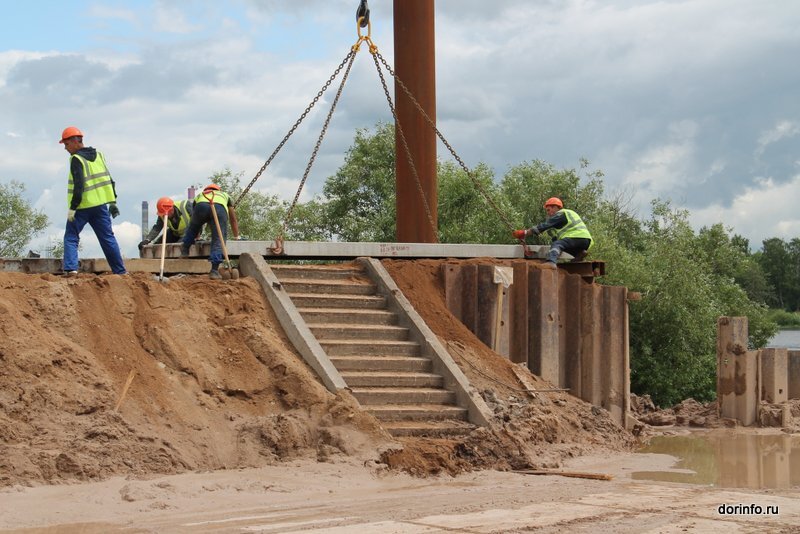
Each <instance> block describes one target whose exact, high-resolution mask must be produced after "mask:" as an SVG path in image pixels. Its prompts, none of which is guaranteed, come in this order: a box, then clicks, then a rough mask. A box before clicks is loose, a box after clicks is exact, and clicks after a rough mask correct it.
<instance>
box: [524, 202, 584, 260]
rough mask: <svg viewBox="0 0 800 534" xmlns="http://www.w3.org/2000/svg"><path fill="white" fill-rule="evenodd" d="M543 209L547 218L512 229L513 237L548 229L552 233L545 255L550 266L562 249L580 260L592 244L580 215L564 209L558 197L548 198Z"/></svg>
mask: <svg viewBox="0 0 800 534" xmlns="http://www.w3.org/2000/svg"><path fill="white" fill-rule="evenodd" d="M544 211H545V212H547V220H545V221H544V222H542V223H539V224H537V225H536V226H534V227H533V228H528V229H527V230H514V232H513V235H514V237H516V238H517V239H525V237H526V236H529V235H539V234H541V233H543V232H546V231H548V230H549V231H550V233H551V234H552V235H553V242H552V243H551V244H550V252H549V254H548V256H547V263H548V264H549V265H550V266H552V267H555V264H556V260H558V257H559V256H560V255H561V252H562V251H564V252H566V253H567V254H571V255H572V256H574V259H573V260H572V261H574V262H577V261H582V260H583V259H584V258H585V257H586V254H587V253H588V252H589V248H591V246H592V234H590V233H589V229H588V228H587V227H586V223H584V222H583V219H581V216H580V215H578V214H577V213H576V212H574V211H572V210H568V209H564V203H563V202H561V199H560V198H558V197H551V198H548V199H547V200H546V201H545V203H544Z"/></svg>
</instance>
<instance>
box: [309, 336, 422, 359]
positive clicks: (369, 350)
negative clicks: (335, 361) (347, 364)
mask: <svg viewBox="0 0 800 534" xmlns="http://www.w3.org/2000/svg"><path fill="white" fill-rule="evenodd" d="M319 344H320V345H322V349H323V350H324V351H325V353H326V354H327V355H328V356H329V357H333V356H419V353H420V350H419V343H417V342H416V341H375V340H372V339H346V340H339V339H321V340H319Z"/></svg>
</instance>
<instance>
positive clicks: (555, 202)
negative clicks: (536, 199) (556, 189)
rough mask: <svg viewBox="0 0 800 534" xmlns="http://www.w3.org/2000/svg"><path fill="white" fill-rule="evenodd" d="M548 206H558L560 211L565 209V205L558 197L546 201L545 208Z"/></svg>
mask: <svg viewBox="0 0 800 534" xmlns="http://www.w3.org/2000/svg"><path fill="white" fill-rule="evenodd" d="M547 206H558V207H559V209H562V208H563V207H564V203H563V202H561V199H560V198H558V197H550V198H548V199H547V200H545V201H544V207H545V208H546V207H547Z"/></svg>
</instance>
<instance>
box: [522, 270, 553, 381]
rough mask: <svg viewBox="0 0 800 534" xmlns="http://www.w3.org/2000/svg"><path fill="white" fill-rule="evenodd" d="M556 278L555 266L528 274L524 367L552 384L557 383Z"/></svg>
mask: <svg viewBox="0 0 800 534" xmlns="http://www.w3.org/2000/svg"><path fill="white" fill-rule="evenodd" d="M558 278H559V273H558V272H557V271H556V270H555V269H531V271H530V274H529V275H528V347H529V350H530V352H529V353H528V368H529V369H530V370H531V372H533V373H534V374H537V375H539V376H541V377H542V378H544V379H545V380H547V381H549V382H550V383H551V384H553V385H554V386H556V387H560V386H561V370H560V369H559V350H558Z"/></svg>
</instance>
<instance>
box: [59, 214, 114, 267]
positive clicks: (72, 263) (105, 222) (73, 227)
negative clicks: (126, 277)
mask: <svg viewBox="0 0 800 534" xmlns="http://www.w3.org/2000/svg"><path fill="white" fill-rule="evenodd" d="M87 223H88V224H89V226H91V227H92V230H94V235H96V236H97V240H98V241H99V242H100V248H102V249H103V254H105V257H106V260H108V265H109V266H110V267H111V272H113V273H114V274H125V264H124V263H123V262H122V254H121V253H120V251H119V244H118V243H117V238H116V237H114V230H113V229H112V228H111V214H110V213H108V206H107V205H106V204H103V205H102V206H95V207H93V208H83V209H79V210H76V211H75V220H72V221H67V228H66V230H65V231H64V261H63V262H62V265H63V269H64V270H65V271H77V270H78V243H80V240H81V237H80V234H81V231H82V230H83V227H84V226H86V224H87Z"/></svg>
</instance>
